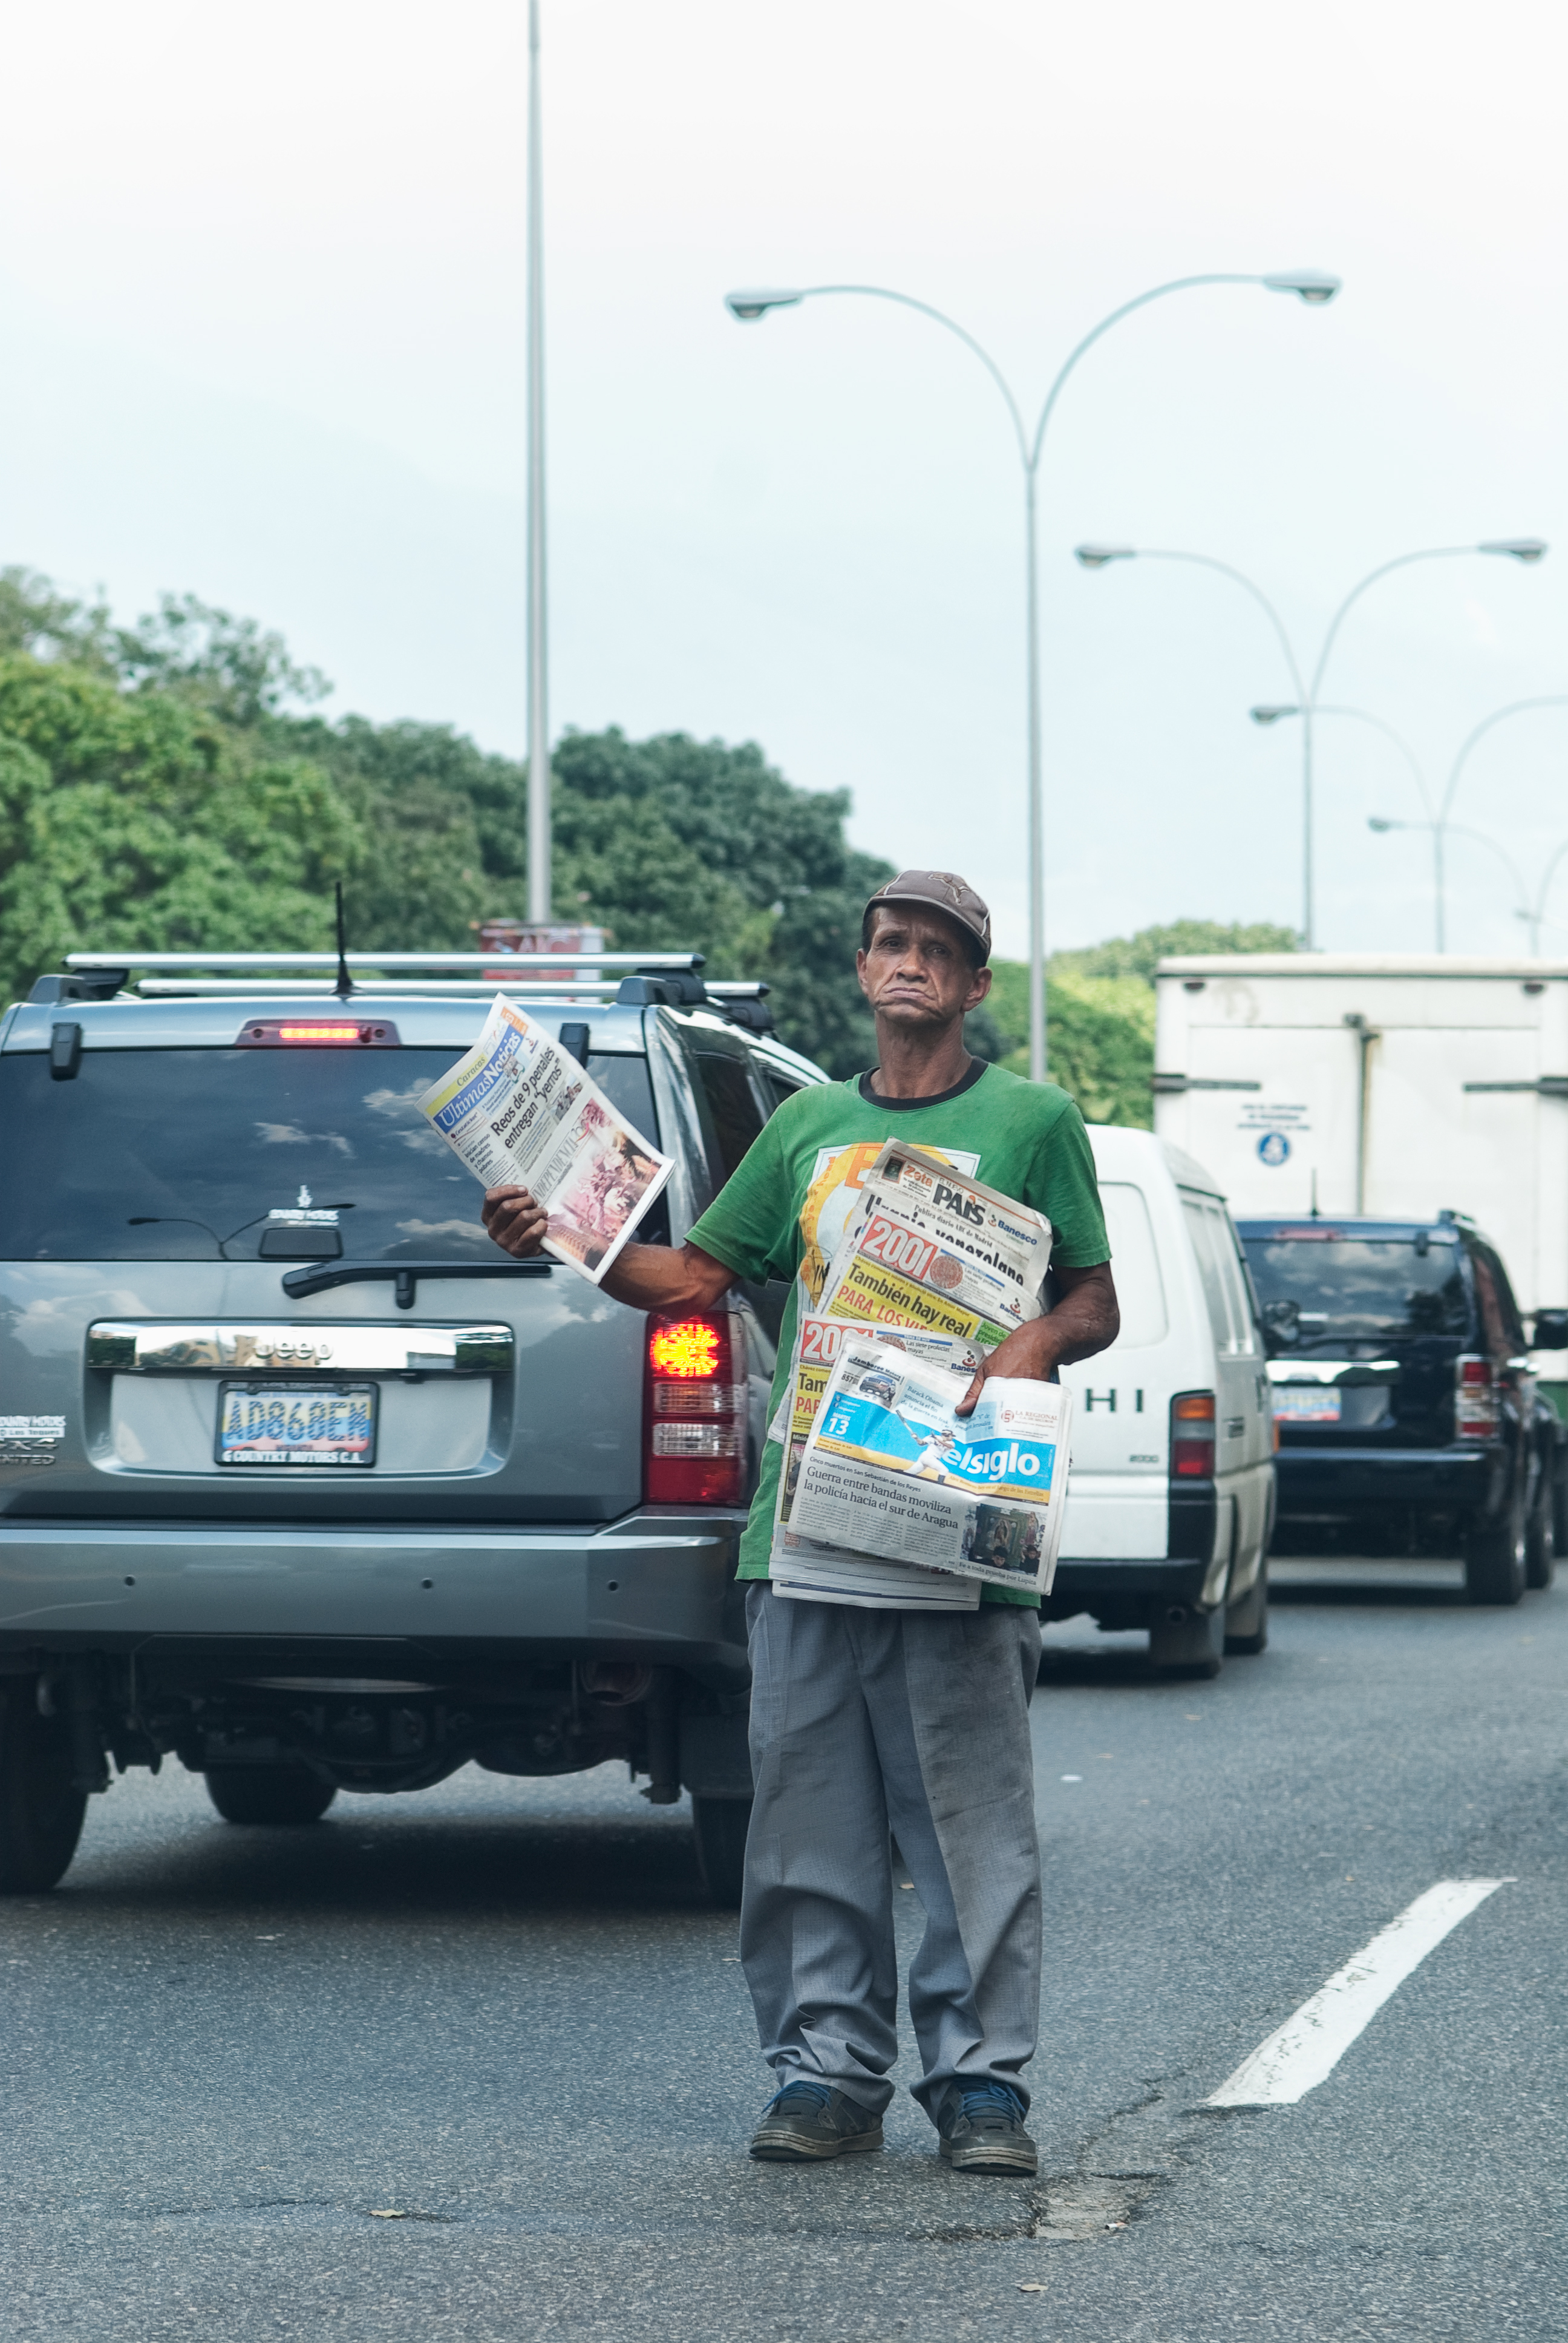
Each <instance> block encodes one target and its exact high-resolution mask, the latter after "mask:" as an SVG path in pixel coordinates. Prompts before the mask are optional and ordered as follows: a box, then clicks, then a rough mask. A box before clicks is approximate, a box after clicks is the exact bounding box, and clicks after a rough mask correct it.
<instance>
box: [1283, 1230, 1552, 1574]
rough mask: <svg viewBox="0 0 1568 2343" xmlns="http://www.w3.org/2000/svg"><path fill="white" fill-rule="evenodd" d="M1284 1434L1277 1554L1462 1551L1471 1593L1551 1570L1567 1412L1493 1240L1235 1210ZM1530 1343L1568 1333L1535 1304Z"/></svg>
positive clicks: (1471, 1233) (1470, 1233) (1466, 1233)
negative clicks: (1536, 1357)
mask: <svg viewBox="0 0 1568 2343" xmlns="http://www.w3.org/2000/svg"><path fill="white" fill-rule="evenodd" d="M1239 1226H1240V1231H1241V1242H1242V1244H1243V1246H1244V1248H1245V1251H1246V1254H1247V1260H1248V1262H1249V1263H1250V1265H1251V1272H1252V1278H1253V1282H1254V1283H1255V1284H1256V1286H1257V1289H1258V1297H1259V1301H1260V1303H1261V1313H1262V1322H1263V1331H1264V1336H1265V1339H1266V1342H1267V1343H1268V1348H1269V1353H1270V1357H1269V1376H1270V1380H1271V1383H1272V1385H1273V1399H1274V1419H1275V1425H1276V1430H1277V1434H1278V1441H1279V1525H1278V1528H1277V1530H1276V1532H1275V1535H1274V1543H1273V1552H1274V1553H1275V1554H1364V1555H1382V1556H1390V1557H1394V1558H1398V1557H1402V1556H1411V1557H1414V1556H1419V1555H1450V1554H1455V1553H1458V1554H1462V1556H1463V1558H1464V1584H1465V1591H1466V1593H1467V1594H1469V1596H1470V1599H1471V1601H1472V1602H1473V1603H1517V1602H1518V1601H1519V1599H1520V1597H1521V1595H1522V1594H1523V1592H1524V1590H1525V1588H1526V1587H1527V1586H1535V1587H1542V1586H1548V1585H1550V1584H1551V1582H1552V1574H1553V1564H1554V1560H1555V1556H1556V1553H1557V1549H1558V1546H1559V1544H1562V1543H1563V1541H1564V1540H1565V1539H1568V1483H1565V1479H1564V1474H1565V1470H1568V1452H1565V1450H1564V1446H1563V1441H1564V1436H1565V1432H1564V1427H1563V1425H1562V1424H1560V1423H1559V1421H1558V1419H1557V1417H1556V1415H1555V1414H1554V1413H1553V1410H1552V1409H1551V1408H1550V1407H1549V1406H1548V1405H1547V1404H1546V1402H1545V1401H1544V1400H1543V1398H1542V1397H1541V1396H1540V1394H1539V1393H1538V1392H1537V1390H1536V1386H1535V1379H1534V1376H1533V1374H1532V1373H1531V1371H1530V1363H1529V1359H1528V1357H1527V1355H1526V1354H1527V1352H1528V1349H1529V1344H1528V1342H1527V1340H1526V1337H1525V1332H1524V1325H1523V1319H1522V1317H1521V1314H1520V1311H1519V1308H1518V1305H1517V1303H1516V1302H1515V1301H1514V1298H1513V1288H1512V1287H1511V1286H1510V1284H1509V1282H1508V1273H1507V1272H1506V1270H1505V1269H1504V1268H1503V1262H1502V1261H1501V1259H1500V1258H1499V1256H1498V1254H1497V1252H1496V1250H1495V1248H1494V1247H1493V1246H1492V1245H1491V1244H1489V1243H1488V1242H1487V1241H1486V1239H1485V1238H1484V1237H1483V1235H1482V1234H1481V1232H1480V1231H1479V1230H1478V1229H1476V1228H1475V1227H1474V1226H1473V1223H1472V1222H1469V1221H1467V1220H1465V1219H1464V1218H1463V1217H1462V1215H1461V1214H1459V1213H1457V1212H1442V1213H1440V1214H1439V1215H1438V1218H1437V1219H1436V1220H1435V1221H1434V1222H1411V1221H1372V1220H1362V1219H1355V1220H1336V1221H1329V1220H1307V1221H1242V1222H1240V1223H1239ZM1535 1329H1536V1332H1535V1339H1536V1343H1537V1345H1538V1346H1539V1347H1542V1348H1550V1347H1554V1346H1556V1345H1559V1344H1562V1343H1568V1312H1563V1311H1556V1310H1553V1311H1542V1312H1538V1313H1537V1315H1536V1320H1535Z"/></svg>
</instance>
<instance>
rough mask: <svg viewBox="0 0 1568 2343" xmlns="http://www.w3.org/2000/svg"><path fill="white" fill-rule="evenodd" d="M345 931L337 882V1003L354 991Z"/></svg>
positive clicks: (340, 881)
mask: <svg viewBox="0 0 1568 2343" xmlns="http://www.w3.org/2000/svg"><path fill="white" fill-rule="evenodd" d="M346 944H347V929H346V927H345V924H344V919H343V881H342V880H341V879H340V880H338V881H337V983H336V984H335V985H334V986H333V988H332V989H333V990H334V991H335V992H336V993H337V998H338V999H339V1001H347V998H348V996H349V994H350V993H351V992H352V991H353V990H354V979H353V978H352V977H351V976H350V975H349V973H348V955H347V950H345V946H346Z"/></svg>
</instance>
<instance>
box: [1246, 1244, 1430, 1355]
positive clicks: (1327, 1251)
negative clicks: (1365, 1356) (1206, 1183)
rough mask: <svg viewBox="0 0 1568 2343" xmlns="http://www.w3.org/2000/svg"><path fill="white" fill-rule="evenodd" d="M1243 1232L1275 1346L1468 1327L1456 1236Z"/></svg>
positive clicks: (1314, 1344) (1387, 1337)
mask: <svg viewBox="0 0 1568 2343" xmlns="http://www.w3.org/2000/svg"><path fill="white" fill-rule="evenodd" d="M1242 1241H1243V1243H1244V1245H1245V1247H1246V1253H1247V1259H1248V1262H1250V1264H1251V1271H1252V1282H1253V1284H1254V1285H1255V1286H1256V1287H1257V1289H1258V1301H1259V1304H1260V1306H1261V1312H1262V1318H1263V1326H1264V1329H1265V1331H1266V1332H1267V1334H1268V1336H1269V1342H1270V1348H1271V1350H1274V1351H1276V1352H1278V1351H1281V1350H1286V1351H1288V1350H1292V1349H1294V1348H1296V1347H1297V1346H1298V1345H1302V1344H1310V1345H1311V1346H1312V1347H1313V1348H1320V1347H1321V1346H1322V1344H1324V1343H1325V1342H1327V1343H1332V1342H1392V1341H1393V1340H1395V1339H1397V1338H1398V1337H1399V1336H1401V1335H1404V1336H1407V1337H1408V1336H1412V1335H1418V1334H1446V1335H1457V1336H1458V1337H1459V1338H1460V1339H1461V1340H1463V1339H1464V1338H1465V1337H1466V1336H1467V1335H1468V1332H1469V1330H1470V1297H1469V1294H1468V1293H1467V1292H1466V1290H1465V1280H1464V1272H1463V1267H1462V1248H1461V1246H1460V1243H1459V1241H1458V1239H1457V1238H1455V1237H1451V1236H1447V1235H1446V1234H1439V1233H1438V1232H1437V1231H1435V1230H1433V1231H1431V1232H1428V1231H1425V1230H1422V1231H1421V1232H1419V1233H1418V1234H1416V1235H1414V1236H1399V1237H1394V1236H1389V1237H1381V1236H1380V1237H1372V1236H1347V1235H1344V1234H1342V1233H1341V1232H1336V1231H1335V1230H1333V1229H1332V1228H1325V1229H1324V1230H1323V1232H1322V1234H1321V1235H1320V1234H1319V1233H1318V1232H1317V1231H1316V1230H1315V1229H1314V1230H1310V1231H1308V1230H1303V1231H1302V1232H1301V1233H1300V1234H1299V1235H1298V1234H1295V1233H1293V1232H1292V1231H1290V1230H1288V1229H1283V1228H1281V1229H1275V1230H1273V1231H1260V1230H1258V1229H1257V1228H1256V1227H1253V1228H1251V1229H1249V1230H1248V1231H1246V1232H1244V1235H1243V1240H1242Z"/></svg>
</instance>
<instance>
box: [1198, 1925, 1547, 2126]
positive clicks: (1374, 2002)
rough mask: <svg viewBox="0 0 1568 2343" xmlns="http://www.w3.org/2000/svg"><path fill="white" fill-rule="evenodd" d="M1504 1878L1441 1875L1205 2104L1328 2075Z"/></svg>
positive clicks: (1264, 2099)
mask: <svg viewBox="0 0 1568 2343" xmlns="http://www.w3.org/2000/svg"><path fill="white" fill-rule="evenodd" d="M1508 1884H1509V1883H1508V1882H1507V1881H1506V1880H1503V1879H1440V1880H1439V1881H1438V1883H1437V1885H1436V1886H1435V1887H1429V1888H1428V1889H1427V1891H1426V1893H1425V1895H1424V1896H1417V1897H1416V1899H1415V1902H1414V1903H1413V1904H1412V1905H1411V1906H1409V1908H1408V1909H1407V1910H1406V1911H1403V1912H1402V1913H1401V1914H1400V1916H1399V1918H1398V1919H1397V1920H1391V1921H1390V1922H1389V1925H1388V1926H1387V1927H1386V1928H1384V1929H1382V1931H1381V1933H1380V1934H1379V1935H1377V1936H1374V1937H1373V1938H1372V1942H1371V1944H1370V1945H1366V1946H1362V1950H1361V1951H1360V1952H1359V1953H1357V1954H1356V1956H1355V1957H1354V1959H1353V1960H1349V1961H1347V1962H1346V1963H1345V1965H1344V1966H1343V1968H1342V1969H1336V1970H1335V1971H1334V1974H1333V1976H1332V1977H1330V1979H1329V1981H1328V1983H1327V1985H1325V1986H1322V1988H1321V1989H1320V1990H1319V1991H1318V1992H1317V1993H1315V1994H1313V1996H1312V1999H1311V2001H1303V2002H1302V2006H1301V2007H1300V2009H1298V2010H1297V2011H1296V2013H1295V2016H1293V2017H1288V2018H1286V2020H1285V2022H1284V2024H1283V2026H1281V2027H1280V2028H1279V2030H1278V2031H1277V2032H1276V2033H1273V2034H1271V2035H1270V2036H1269V2038H1268V2040H1267V2041H1266V2042H1261V2043H1260V2044H1259V2045H1258V2047H1257V2048H1256V2049H1255V2050H1254V2051H1253V2053H1252V2055H1251V2057H1250V2058H1243V2059H1242V2061H1241V2065H1240V2066H1238V2067H1237V2069H1236V2071H1235V2073H1234V2074H1233V2075H1232V2076H1231V2077H1230V2079H1229V2080H1228V2081H1226V2082H1223V2083H1221V2086H1220V2087H1219V2089H1218V2090H1217V2091H1216V2092H1214V2094H1213V2095H1212V2097H1210V2098H1207V2099H1205V2100H1204V2102H1203V2104H1204V2106H1205V2107H1293V2106H1294V2105H1295V2103H1296V2101H1297V2100H1298V2099H1301V2098H1304V2097H1306V2094H1307V2093H1308V2092H1309V2091H1311V2090H1315V2089H1316V2087H1317V2086H1318V2085H1319V2084H1320V2083H1321V2082H1322V2081H1323V2080H1324V2078H1325V2077H1327V2076H1329V2075H1331V2074H1332V2072H1333V2070H1334V2068H1335V2067H1336V2066H1338V2065H1339V2062H1340V2060H1341V2059H1342V2057H1343V2056H1344V2054H1345V2052H1346V2051H1347V2050H1348V2049H1349V2048H1350V2046H1351V2044H1352V2042H1353V2041H1354V2040H1355V2039H1356V2036H1358V2035H1359V2034H1360V2033H1361V2032H1362V2029H1363V2028H1364V2027H1365V2026H1368V2025H1369V2024H1370V2023H1371V2021H1372V2018H1374V2017H1375V2016H1377V2013H1378V2011H1379V2010H1380V2009H1381V2008H1382V2006H1383V2004H1384V2002H1385V2001H1387V2000H1388V1998H1389V1996H1390V1995H1391V1994H1392V1993H1394V1992H1395V1991H1396V1990H1397V1988H1398V1987H1399V1986H1402V1984H1403V1983H1404V1980H1405V1978H1406V1977H1407V1976H1409V1975H1410V1973H1411V1971H1412V1969H1414V1968H1417V1967H1419V1966H1420V1965H1421V1963H1422V1961H1423V1960H1425V1958H1426V1956H1427V1955H1428V1953H1430V1952H1431V1951H1432V1948H1433V1946H1437V1945H1441V1944H1442V1940H1443V1938H1444V1936H1447V1935H1448V1933H1449V1930H1450V1929H1451V1928H1457V1927H1458V1926H1459V1924H1460V1922H1461V1921H1462V1920H1463V1919H1466V1918H1468V1916H1470V1914H1471V1913H1472V1912H1473V1911H1474V1910H1475V1907H1476V1906H1477V1905H1478V1904H1484V1903H1485V1901H1486V1899H1487V1897H1488V1896H1493V1895H1495V1893H1496V1892H1497V1890H1498V1888H1500V1887H1503V1886H1506V1885H1508Z"/></svg>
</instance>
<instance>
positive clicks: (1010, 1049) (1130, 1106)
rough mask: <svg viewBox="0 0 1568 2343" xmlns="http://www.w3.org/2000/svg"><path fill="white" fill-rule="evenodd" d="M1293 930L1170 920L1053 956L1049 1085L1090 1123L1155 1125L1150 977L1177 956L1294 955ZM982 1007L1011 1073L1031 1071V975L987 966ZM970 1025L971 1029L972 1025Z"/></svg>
mask: <svg viewBox="0 0 1568 2343" xmlns="http://www.w3.org/2000/svg"><path fill="white" fill-rule="evenodd" d="M1296 945H1297V937H1296V934H1295V930H1293V929H1292V928H1280V927H1271V926H1270V925H1269V924H1268V923H1267V922H1260V923H1258V924H1256V925H1253V926H1245V925H1242V924H1241V923H1240V922H1232V923H1231V924H1229V925H1222V924H1221V922H1219V921H1218V920H1171V921H1170V922H1169V923H1168V924H1167V925H1165V926H1163V927H1154V928H1141V929H1140V930H1139V931H1138V933H1137V934H1136V935H1133V936H1113V937H1111V939H1110V940H1109V941H1108V942H1106V943H1102V944H1091V945H1090V946H1088V947H1087V948H1085V949H1082V950H1074V951H1059V952H1053V953H1052V954H1051V956H1050V962H1049V965H1048V968H1047V971H1046V1002H1045V1015H1046V1046H1047V1054H1048V1059H1049V1063H1050V1076H1051V1080H1052V1081H1058V1082H1060V1084H1061V1086H1062V1088H1063V1089H1064V1090H1066V1091H1070V1092H1071V1094H1072V1096H1073V1097H1074V1098H1075V1099H1076V1100H1077V1101H1078V1103H1079V1105H1080V1107H1081V1109H1082V1111H1083V1114H1084V1118H1085V1120H1086V1121H1090V1122H1119V1123H1125V1124H1128V1125H1131V1126H1132V1127H1133V1128H1135V1129H1140V1130H1143V1131H1148V1130H1150V1129H1151V1127H1152V1125H1153V1121H1154V1114H1153V1106H1154V1101H1153V1093H1152V1091H1151V1088H1150V1076H1151V1074H1152V1073H1153V1071H1154V971H1155V969H1156V967H1157V966H1158V964H1159V962H1160V961H1161V960H1163V959H1165V958H1166V957H1167V956H1168V955H1169V954H1171V953H1175V952H1263V951H1271V952H1279V951H1294V950H1295V949H1296ZM991 966H992V968H993V970H994V971H995V980H994V982H993V984H992V987H991V992H990V999H989V1001H987V1003H986V1007H987V1009H988V1010H989V1011H990V1017H991V1021H992V1022H993V1024H994V1025H995V1027H996V1028H997V1030H998V1031H999V1033H1000V1037H1001V1040H1002V1041H1003V1044H1004V1048H1003V1050H1002V1051H1000V1053H999V1054H1000V1056H1001V1059H1002V1062H1003V1064H1004V1065H1006V1066H1007V1067H1008V1068H1009V1069H1010V1071H1012V1072H1014V1073H1019V1074H1023V1073H1027V1072H1028V1071H1029V970H1028V967H1027V966H1026V964H1025V963H1024V962H1023V961H1021V960H993V961H992V963H991ZM971 1022H972V1021H971Z"/></svg>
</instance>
